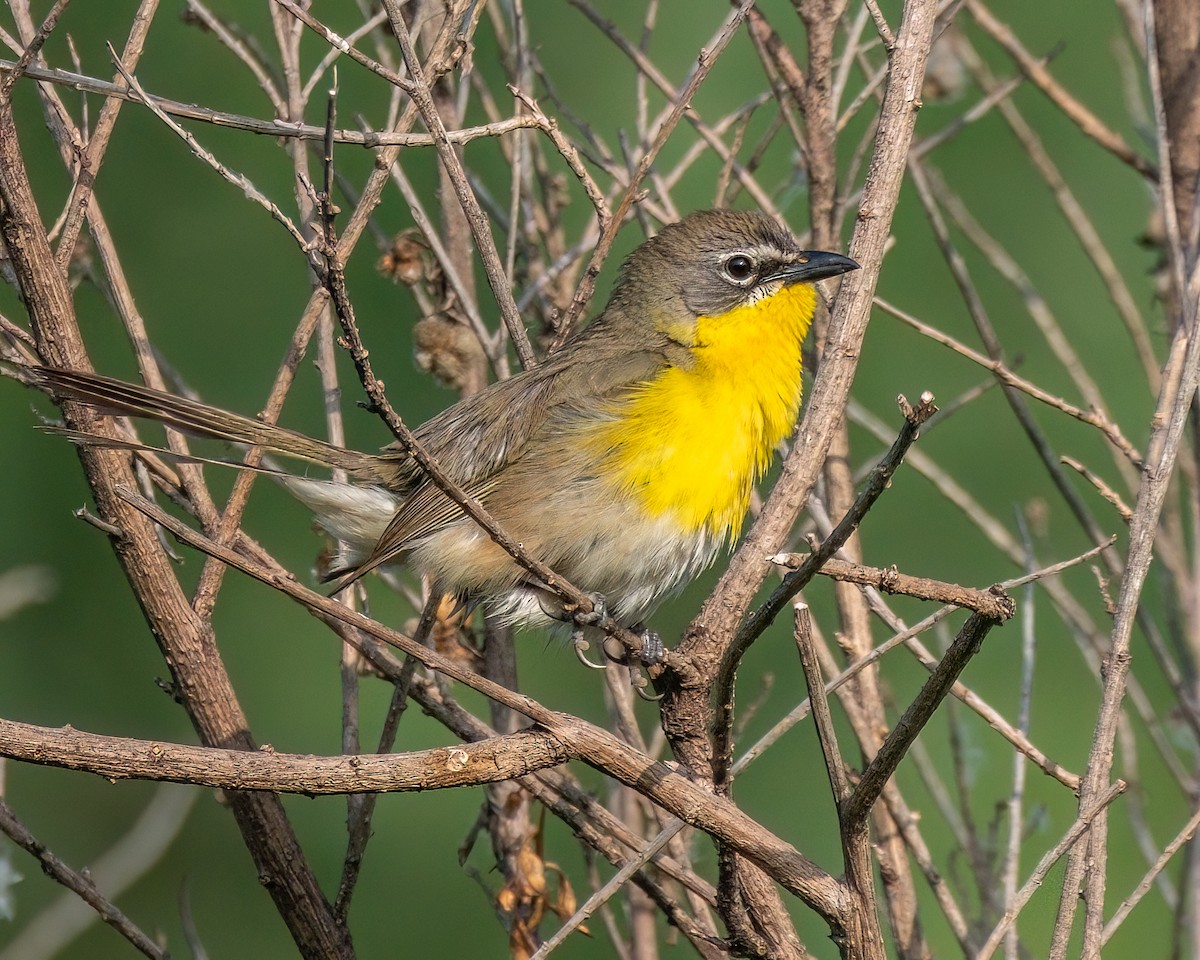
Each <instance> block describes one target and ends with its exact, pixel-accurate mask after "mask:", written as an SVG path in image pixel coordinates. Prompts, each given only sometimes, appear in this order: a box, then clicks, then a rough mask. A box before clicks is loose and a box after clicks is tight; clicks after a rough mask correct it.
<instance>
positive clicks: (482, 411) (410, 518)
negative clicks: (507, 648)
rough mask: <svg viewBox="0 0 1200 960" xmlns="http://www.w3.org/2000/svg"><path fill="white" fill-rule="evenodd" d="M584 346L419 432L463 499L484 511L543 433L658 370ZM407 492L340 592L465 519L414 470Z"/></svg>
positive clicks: (655, 363) (617, 351)
mask: <svg viewBox="0 0 1200 960" xmlns="http://www.w3.org/2000/svg"><path fill="white" fill-rule="evenodd" d="M606 346H607V345H605V344H603V343H593V344H589V347H591V349H588V350H580V351H578V352H575V353H573V355H571V356H565V357H560V358H555V359H554V360H551V361H550V362H548V363H546V364H543V365H542V366H541V367H537V368H535V369H534V370H530V371H526V372H525V373H522V374H518V375H517V376H516V377H512V378H510V379H509V380H505V381H502V382H501V383H498V384H495V385H493V386H492V387H490V388H489V389H487V390H485V391H483V392H482V393H479V394H476V395H475V396H473V397H469V398H467V399H465V400H463V401H462V402H460V403H457V404H455V405H454V406H453V407H451V408H450V409H448V410H446V411H445V412H443V413H442V414H439V415H438V416H436V417H434V418H433V419H432V420H430V421H428V422H427V423H425V424H424V425H422V427H421V428H420V429H419V430H418V431H417V434H418V438H419V439H420V440H421V442H422V444H423V445H424V446H425V448H426V450H428V452H429V453H430V454H432V455H433V457H434V458H435V459H436V460H437V461H438V462H439V463H440V464H441V466H442V467H443V469H444V470H445V471H446V473H447V474H448V475H449V476H450V477H451V479H453V480H454V481H455V482H456V483H457V484H459V486H461V487H462V489H463V491H464V492H465V493H467V494H468V496H470V497H472V498H474V499H475V500H478V501H479V502H480V503H481V504H482V505H483V506H484V508H485V509H487V504H488V497H489V495H490V494H491V493H492V491H493V490H495V489H496V488H497V487H498V486H499V485H500V484H501V483H502V481H503V477H504V474H505V471H506V470H507V469H508V468H509V467H511V466H512V465H513V464H516V463H518V462H520V461H521V459H522V458H523V457H524V456H525V455H526V453H527V452H528V450H529V449H530V445H531V444H536V443H537V440H538V438H539V437H540V436H542V435H543V433H544V431H546V430H554V431H556V432H557V431H559V430H561V429H563V427H564V424H568V423H569V422H570V421H571V420H572V419H573V418H574V417H578V416H583V415H584V414H585V413H586V411H587V408H588V406H590V405H593V404H594V403H595V401H596V400H601V401H603V400H605V399H608V398H616V397H618V396H620V395H621V394H623V393H626V392H628V390H629V389H630V388H631V387H632V386H633V385H635V384H637V383H640V382H644V381H645V380H647V379H649V378H650V377H651V376H653V375H654V373H655V372H657V371H658V370H661V369H662V366H663V363H664V355H663V353H662V352H661V351H659V350H639V351H629V350H628V349H627V348H626V349H621V348H619V347H618V346H617V345H612V346H611V347H609V348H608V349H604V347H606ZM409 483H410V485H411V493H410V494H409V495H408V496H407V497H406V498H405V500H404V501H403V503H401V505H400V507H399V509H398V510H397V511H396V513H395V515H394V516H393V517H392V519H391V522H390V523H389V524H388V526H387V529H386V530H385V531H384V533H383V535H382V536H381V537H380V538H379V543H378V544H377V545H376V547H375V549H374V550H373V551H372V552H371V555H370V556H369V557H368V558H367V559H366V560H365V561H364V562H363V563H362V564H361V565H360V566H359V567H358V568H357V569H356V570H354V571H353V572H351V573H349V574H347V575H346V577H344V578H343V580H342V581H339V587H338V588H339V589H340V588H341V587H342V586H344V585H346V584H348V583H349V582H351V581H352V580H354V579H357V578H358V577H360V576H362V575H363V574H364V573H366V572H368V571H369V570H372V569H374V568H375V567H377V566H380V565H381V564H385V563H388V562H390V561H392V560H395V559H396V558H398V557H399V556H400V555H401V554H403V553H404V552H405V551H406V550H408V549H409V548H410V547H411V546H412V544H413V543H415V542H416V541H418V540H420V539H422V538H423V537H426V536H428V535H430V534H431V533H434V532H435V531H437V530H440V529H442V528H443V527H445V526H447V525H449V524H451V523H454V522H456V521H458V520H460V519H462V517H463V515H464V514H463V511H462V508H461V507H459V506H458V504H456V503H454V502H453V501H452V500H450V498H449V497H447V496H446V495H445V494H444V493H442V491H441V490H439V489H438V488H437V487H436V486H435V485H434V484H433V483H431V482H430V481H429V480H427V479H425V478H423V477H421V476H420V468H419V467H417V466H415V465H413V466H412V467H411V476H410V479H409Z"/></svg>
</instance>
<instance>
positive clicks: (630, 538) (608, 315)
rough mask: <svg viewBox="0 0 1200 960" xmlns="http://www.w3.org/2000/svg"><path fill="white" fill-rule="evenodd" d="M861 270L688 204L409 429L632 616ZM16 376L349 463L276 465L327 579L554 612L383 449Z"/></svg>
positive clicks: (789, 426) (769, 221) (774, 425)
mask: <svg viewBox="0 0 1200 960" xmlns="http://www.w3.org/2000/svg"><path fill="white" fill-rule="evenodd" d="M858 267H859V264H858V263H856V262H855V261H854V260H852V259H850V258H849V257H846V256H843V255H841V254H838V253H831V252H826V251H819V250H805V249H803V248H802V247H801V246H800V244H799V242H798V241H797V240H796V239H795V238H794V236H793V235H792V234H791V233H790V232H789V231H788V229H787V228H786V227H784V226H783V225H782V224H781V223H780V222H779V221H777V220H775V219H774V218H772V217H769V216H767V215H765V214H762V213H758V212H752V211H734V210H704V211H698V212H695V213H692V214H689V215H688V216H686V217H684V218H683V219H682V220H680V221H678V222H676V223H673V224H668V225H666V226H664V227H663V228H662V229H661V230H660V231H659V232H658V233H657V234H656V235H655V236H653V237H651V238H650V239H648V240H646V241H644V242H643V243H642V244H641V245H640V246H638V247H637V248H636V249H635V250H634V251H633V252H632V253H631V254H630V255H629V256H628V257H627V259H626V260H625V261H624V263H623V265H622V267H621V269H620V272H619V275H618V277H617V280H616V283H615V285H614V287H613V290H612V293H611V296H610V298H609V300H608V303H607V305H606V306H605V307H604V309H603V310H602V311H601V312H600V313H599V315H598V316H596V317H595V319H594V320H592V322H591V323H590V324H588V325H587V326H586V327H584V328H583V329H582V330H581V331H579V332H578V333H576V334H575V335H574V336H573V337H571V338H570V339H568V340H567V341H566V343H565V344H564V345H563V346H562V347H561V348H560V349H559V350H558V351H556V352H554V353H552V354H551V355H550V356H548V357H547V358H546V359H544V360H543V361H542V362H541V363H539V364H537V365H536V366H533V367H531V368H530V369H527V370H525V371H523V372H521V373H518V374H516V375H514V376H512V377H509V378H507V379H504V380H500V381H497V382H495V383H492V384H491V385H490V386H488V387H486V388H485V389H483V390H482V391H480V392H478V393H475V394H473V395H471V396H468V397H465V398H464V399H461V400H459V401H458V402H457V403H455V404H453V405H452V406H450V407H449V408H447V409H446V410H444V411H443V412H441V413H439V414H437V415H436V416H434V417H433V418H432V419H430V420H428V421H427V422H425V423H424V424H422V425H421V426H419V427H417V428H416V429H415V431H414V433H415V436H416V439H417V441H418V442H419V443H420V444H421V446H422V447H423V448H424V449H425V450H426V451H427V452H428V454H429V455H430V456H431V457H433V458H434V459H435V460H437V461H438V463H439V464H440V465H441V466H442V468H443V470H444V471H445V473H446V475H447V476H448V477H449V479H450V480H452V481H453V482H454V483H456V484H457V485H458V486H459V487H460V488H461V489H462V490H463V491H465V492H466V493H467V494H468V495H469V496H471V497H473V498H475V499H476V500H477V501H478V502H479V503H481V504H482V505H483V507H484V508H485V509H486V510H487V512H488V513H489V514H490V515H491V517H492V518H493V519H494V520H495V521H496V522H497V523H498V524H499V526H500V527H501V528H502V529H503V530H504V531H505V532H507V533H508V534H509V535H510V536H511V537H512V538H514V539H515V540H516V541H518V542H519V543H521V544H522V545H523V547H524V549H525V550H526V551H527V552H528V553H529V554H530V555H532V556H534V557H536V558H537V559H539V560H541V561H542V562H543V563H545V564H547V565H548V566H549V567H550V568H551V569H552V570H554V571H555V572H556V573H558V574H559V575H561V576H563V577H565V578H566V579H567V580H569V581H571V582H572V583H573V584H575V585H576V586H578V587H579V588H580V589H582V590H584V591H586V592H588V593H589V594H591V595H593V596H595V597H597V599H598V600H599V599H602V600H603V604H604V608H605V610H606V612H608V613H609V614H611V615H612V616H613V617H614V618H615V619H616V620H618V621H619V622H622V623H625V624H635V623H636V624H639V625H640V624H641V623H642V622H644V620H645V619H646V617H648V616H649V615H650V614H651V613H652V612H653V611H654V609H655V608H656V607H657V605H658V604H659V603H660V602H661V601H662V600H664V599H665V598H667V597H669V596H671V595H672V594H675V593H677V592H678V591H679V590H680V589H682V588H683V587H684V586H685V585H686V584H687V583H689V582H690V581H692V580H693V579H694V578H695V577H696V576H697V575H698V574H699V573H701V572H702V571H703V570H704V569H706V568H707V567H709V566H710V565H711V564H712V563H713V562H714V560H715V559H716V557H717V556H718V555H719V554H720V552H721V550H722V549H723V548H724V547H726V546H727V545H728V544H729V543H731V542H732V541H734V540H735V539H736V538H737V536H738V535H739V533H740V531H741V528H742V525H743V522H744V519H745V517H746V514H747V512H748V510H749V505H750V498H751V494H752V491H753V488H754V485H755V483H756V482H757V481H758V480H759V479H760V477H761V476H762V474H763V472H764V471H765V469H766V468H767V466H768V465H769V463H770V460H771V458H772V456H773V453H774V451H775V449H776V447H777V446H778V445H779V444H780V443H781V442H782V441H783V440H784V439H785V438H786V437H787V436H788V435H789V434H790V433H791V431H792V430H793V428H794V425H795V423H796V420H797V417H798V414H799V409H800V402H801V391H802V361H801V350H802V343H803V341H804V338H805V336H806V335H807V333H808V330H809V327H810V325H811V323H812V319H813V315H814V311H815V309H816V304H817V293H816V290H815V288H814V286H813V285H814V283H815V282H816V281H819V280H822V279H825V278H830V277H836V276H838V275H841V274H844V273H846V272H848V271H851V270H855V269H858ZM26 377H27V379H28V380H30V381H31V382H32V383H33V385H35V386H38V387H40V388H42V389H44V390H46V391H47V392H49V393H51V394H52V395H53V396H55V397H56V398H58V399H60V400H62V399H69V400H75V401H82V402H84V403H87V404H91V405H94V406H96V407H98V408H101V409H102V410H103V411H104V412H106V413H114V414H121V415H133V416H140V417H147V418H151V419H155V420H159V421H162V422H164V423H166V424H168V425H170V426H172V427H175V428H178V429H181V430H184V431H187V432H190V433H193V434H198V435H201V436H206V437H213V438H217V439H220V440H224V441H229V442H233V443H237V444H244V445H256V446H261V447H264V448H266V449H268V450H270V451H273V452H275V453H278V454H283V455H286V456H288V457H291V458H295V459H299V460H302V461H309V462H312V463H317V464H321V465H324V466H327V467H333V468H340V469H341V470H343V471H345V475H346V476H347V478H348V480H347V481H346V482H341V481H338V480H322V479H315V478H310V477H307V476H298V475H292V474H280V475H279V476H278V479H279V481H280V482H281V483H282V485H283V486H284V487H285V488H286V489H287V490H288V491H289V492H290V493H291V494H292V495H293V496H294V497H295V498H296V499H298V500H299V501H300V502H301V503H303V504H304V505H305V506H307V507H308V508H309V509H310V510H311V511H312V512H313V513H314V514H315V516H316V519H317V522H318V524H319V525H320V527H322V528H323V529H324V530H325V531H326V532H327V533H328V534H329V535H330V536H331V537H333V538H335V539H336V540H337V541H338V542H339V543H340V544H341V548H340V553H339V554H338V556H337V557H336V559H335V561H334V563H333V565H332V571H331V574H330V577H329V578H327V579H331V578H334V577H340V579H339V580H338V589H341V588H343V587H345V586H346V585H348V584H349V583H350V582H352V581H353V580H355V579H357V578H358V577H360V576H362V575H363V574H365V573H366V572H368V571H370V570H373V569H375V568H376V567H379V566H381V565H384V564H394V563H399V562H402V563H404V564H405V565H407V566H408V567H409V568H411V569H413V570H415V571H417V572H418V573H420V574H422V575H424V576H426V577H428V579H429V581H430V583H431V585H432V587H433V588H434V589H436V590H438V591H440V592H441V593H443V594H451V595H453V596H455V597H457V598H459V599H460V600H461V601H463V602H464V603H469V604H472V605H474V604H478V603H482V604H483V605H484V607H485V609H486V610H487V611H489V612H490V613H491V614H492V615H494V616H495V617H497V618H498V619H499V621H500V622H503V623H506V624H511V625H515V626H539V625H542V626H544V625H548V624H553V623H555V622H558V621H561V620H564V619H568V617H567V616H565V615H564V612H563V611H564V604H563V603H562V601H561V600H559V599H558V597H557V596H556V595H555V593H554V592H553V591H552V590H551V589H550V588H549V587H548V585H547V584H545V583H542V582H540V581H538V580H537V579H536V578H534V577H532V576H531V575H530V574H529V573H528V572H526V570H524V569H523V568H522V567H521V566H519V565H518V564H517V563H516V562H514V560H513V558H512V557H511V556H510V555H509V554H508V553H507V552H506V551H505V550H504V549H503V548H502V547H500V546H499V545H497V544H496V543H495V542H494V541H493V540H492V539H491V538H490V537H489V535H488V534H487V533H486V532H485V531H484V530H483V529H481V528H480V527H479V525H478V524H477V523H476V522H475V521H474V520H473V519H471V518H470V517H468V516H466V515H465V514H464V513H463V511H462V509H461V508H460V507H459V506H458V505H456V504H455V503H453V502H452V501H451V500H450V499H449V498H448V497H447V496H446V495H445V494H444V493H443V492H442V491H441V490H440V489H439V488H438V487H437V486H436V485H435V484H434V483H432V482H431V481H430V479H429V478H428V477H427V476H426V475H425V474H424V472H423V470H422V469H421V468H420V467H419V465H418V464H416V463H415V462H414V461H413V459H412V458H411V457H410V456H409V455H408V454H407V453H405V452H404V451H403V450H402V449H400V448H399V447H398V446H397V445H395V444H393V445H391V446H388V447H384V448H383V449H382V450H381V451H380V452H378V453H362V452H358V451H355V450H350V449H346V448H343V447H339V446H335V445H333V444H329V443H326V442H324V441H321V440H317V439H314V438H312V437H309V436H306V435H305V434H303V433H299V432H296V431H293V430H289V429H287V428H285V427H280V426H275V425H272V424H268V423H264V422H262V421H260V420H256V419H254V418H251V417H245V416H241V415H239V414H235V413H230V412H228V411H225V410H222V409H219V408H217V407H214V406H210V405H208V404H206V403H200V402H198V401H195V400H191V399H186V398H183V397H179V396H175V395H173V394H170V393H164V392H161V391H157V390H152V389H150V388H147V387H144V386H139V385H135V384H131V383H126V382H123V381H121V380H116V379H113V378H110V377H105V376H102V375H99V374H94V373H85V372H82V371H70V370H63V369H56V368H52V367H35V368H30V369H29V370H28V371H26Z"/></svg>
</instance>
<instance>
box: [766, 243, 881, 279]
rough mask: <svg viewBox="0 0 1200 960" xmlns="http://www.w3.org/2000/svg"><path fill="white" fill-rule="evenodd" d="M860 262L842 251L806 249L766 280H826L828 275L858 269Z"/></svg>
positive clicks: (837, 274) (831, 275) (838, 274)
mask: <svg viewBox="0 0 1200 960" xmlns="http://www.w3.org/2000/svg"><path fill="white" fill-rule="evenodd" d="M857 269H858V263H857V262H855V261H854V260H851V259H850V258H849V257H843V256H842V255H841V254H840V253H826V252H825V251H823V250H805V251H804V252H803V253H801V254H800V255H799V256H798V257H797V258H796V260H795V262H794V263H788V264H784V265H783V266H781V267H780V268H779V269H778V270H775V271H773V272H772V273H771V274H769V275H768V276H766V277H764V278H763V279H764V281H766V282H770V281H772V280H782V281H783V282H784V283H785V284H787V285H789V286H790V285H791V284H793V283H812V282H813V281H814V280H824V279H825V278H826V277H837V276H840V275H841V274H843V273H849V272H850V271H851V270H857Z"/></svg>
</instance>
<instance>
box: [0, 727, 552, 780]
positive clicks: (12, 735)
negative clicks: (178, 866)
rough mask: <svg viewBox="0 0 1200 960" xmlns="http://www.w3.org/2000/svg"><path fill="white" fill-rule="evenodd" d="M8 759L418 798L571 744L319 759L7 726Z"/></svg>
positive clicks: (3, 742)
mask: <svg viewBox="0 0 1200 960" xmlns="http://www.w3.org/2000/svg"><path fill="white" fill-rule="evenodd" d="M0 756H4V757H9V758H11V759H13V760H23V761H26V762H28V763H38V764H44V765H45V766H50V767H63V768H65V769H68V770H82V771H84V772H86V773H94V774H96V775H97V776H101V777H104V778H105V779H108V780H172V781H175V782H177V783H194V784H198V785H199V786H203V787H215V788H219V789H222V790H269V791H271V792H272V793H301V794H306V795H309V796H317V795H321V794H344V793H410V792H412V791H415V790H442V789H445V788H447V787H461V786H470V785H476V784H481V783H495V782H496V781H498V780H511V779H513V778H515V777H523V776H525V775H526V774H529V773H532V772H534V771H535V770H544V769H545V768H547V767H553V766H557V765H558V764H560V763H565V762H566V761H567V759H568V755H567V751H566V750H565V748H564V747H563V745H562V744H561V743H560V742H559V741H558V740H557V739H556V738H555V737H554V736H553V735H551V734H549V733H546V732H545V731H540V730H522V731H520V732H519V733H513V734H508V735H507V736H499V737H494V738H491V739H489V740H481V741H479V742H477V743H464V744H455V745H454V746H452V747H436V748H434V749H432V750H417V751H413V752H412V753H384V754H357V755H350V756H347V755H339V756H332V757H318V756H308V755H304V754H295V753H275V752H274V751H273V750H269V749H266V748H264V749H261V750H223V749H219V748H215V747H194V746H189V745H187V744H181V743H162V742H158V741H154V740H133V739H129V738H127V737H106V736H102V735H100V734H96V733H87V732H86V731H83V730H76V729H74V728H73V727H57V728H56V727H39V726H35V725H33V724H29V723H17V722H16V721H14V720H3V719H0Z"/></svg>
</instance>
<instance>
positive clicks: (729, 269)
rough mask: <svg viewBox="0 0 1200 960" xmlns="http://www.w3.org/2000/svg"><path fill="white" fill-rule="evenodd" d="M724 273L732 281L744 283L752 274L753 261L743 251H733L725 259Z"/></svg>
mask: <svg viewBox="0 0 1200 960" xmlns="http://www.w3.org/2000/svg"><path fill="white" fill-rule="evenodd" d="M725 275H726V276H727V277H729V279H730V280H732V281H733V282H734V283H745V282H746V281H747V280H749V279H750V278H751V277H753V276H754V261H753V260H751V259H750V258H749V257H748V256H746V255H745V254H744V253H735V254H734V255H733V256H732V257H730V258H729V259H728V260H726V261H725Z"/></svg>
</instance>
